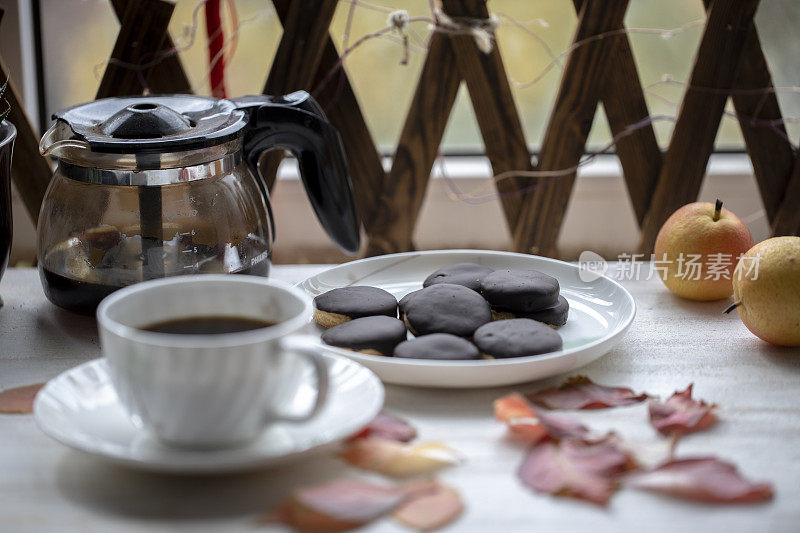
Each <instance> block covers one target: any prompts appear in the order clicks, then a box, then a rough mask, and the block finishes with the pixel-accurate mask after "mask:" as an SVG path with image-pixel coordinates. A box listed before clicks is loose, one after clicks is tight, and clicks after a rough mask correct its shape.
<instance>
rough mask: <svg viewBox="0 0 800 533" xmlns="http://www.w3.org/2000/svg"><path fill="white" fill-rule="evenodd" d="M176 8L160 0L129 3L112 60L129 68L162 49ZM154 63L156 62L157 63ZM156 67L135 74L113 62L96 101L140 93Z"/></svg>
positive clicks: (101, 82)
mask: <svg viewBox="0 0 800 533" xmlns="http://www.w3.org/2000/svg"><path fill="white" fill-rule="evenodd" d="M174 9H175V5H174V4H173V3H171V2H165V1H163V0H138V1H136V2H128V5H127V6H126V7H125V12H124V14H123V16H122V18H121V19H120V30H119V34H118V35H117V41H116V43H115V44H114V51H113V52H112V53H111V57H112V58H114V59H117V60H119V61H122V62H124V63H128V64H131V65H145V64H147V63H148V62H150V61H152V60H153V59H154V58H155V57H156V54H157V53H158V52H160V51H161V50H163V45H164V42H165V41H166V38H167V35H168V30H167V26H168V25H169V19H170V18H171V17H172V11H173V10H174ZM156 64H157V63H156ZM154 66H155V65H153V66H151V67H149V68H147V69H144V70H143V71H137V70H135V69H132V68H127V67H126V66H125V65H117V64H115V63H113V62H110V63H108V65H106V70H105V72H104V73H103V79H102V80H101V81H100V87H99V88H98V89H97V96H96V98H105V97H107V96H122V95H128V94H140V93H141V92H142V90H143V88H144V87H143V85H142V78H144V79H145V80H146V79H147V78H148V77H149V76H150V72H151V71H152V69H153V68H154Z"/></svg>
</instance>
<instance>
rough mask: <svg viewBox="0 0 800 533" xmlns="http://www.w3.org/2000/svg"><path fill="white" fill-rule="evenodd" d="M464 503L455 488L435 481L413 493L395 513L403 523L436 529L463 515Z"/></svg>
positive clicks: (415, 527) (421, 528)
mask: <svg viewBox="0 0 800 533" xmlns="http://www.w3.org/2000/svg"><path fill="white" fill-rule="evenodd" d="M463 511H464V503H463V502H462V501H461V496H459V494H458V492H456V491H455V489H453V488H451V487H448V486H446V485H443V484H441V483H439V482H438V481H433V482H431V483H430V486H429V487H428V488H427V489H424V490H420V491H419V492H418V493H417V494H416V495H412V496H411V498H409V499H408V500H407V501H406V502H405V503H403V504H402V505H401V506H400V507H399V508H398V509H397V510H396V511H395V512H394V514H393V516H394V518H395V519H396V520H397V521H398V522H400V523H401V524H403V525H405V526H407V527H410V528H412V529H416V530H418V531H435V530H437V529H440V528H442V527H444V526H446V525H448V524H450V523H452V522H453V521H454V520H455V519H456V518H458V517H459V516H461V513H462V512H463Z"/></svg>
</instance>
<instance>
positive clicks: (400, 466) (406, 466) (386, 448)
mask: <svg viewBox="0 0 800 533" xmlns="http://www.w3.org/2000/svg"><path fill="white" fill-rule="evenodd" d="M340 456H341V458H342V459H344V460H345V461H347V462H348V463H350V464H352V465H353V466H356V467H358V468H363V469H364V470H372V471H375V472H379V473H381V474H384V475H386V476H392V477H412V476H419V475H424V474H430V473H432V472H435V471H436V470H439V469H441V468H444V467H447V466H452V465H454V464H457V463H459V462H460V458H459V457H458V455H457V454H456V453H455V451H453V449H451V448H450V447H448V446H446V445H445V444H442V443H438V442H429V443H423V444H403V443H401V442H397V441H394V440H389V439H383V438H380V437H366V438H363V439H356V440H354V441H351V442H350V443H349V444H348V445H347V447H346V448H345V449H344V450H343V451H342V452H341V454H340Z"/></svg>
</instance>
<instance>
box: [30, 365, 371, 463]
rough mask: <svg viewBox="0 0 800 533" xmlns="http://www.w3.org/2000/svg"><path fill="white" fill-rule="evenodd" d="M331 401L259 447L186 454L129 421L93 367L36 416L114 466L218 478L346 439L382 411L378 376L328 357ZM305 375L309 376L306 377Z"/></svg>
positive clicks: (59, 389)
mask: <svg viewBox="0 0 800 533" xmlns="http://www.w3.org/2000/svg"><path fill="white" fill-rule="evenodd" d="M324 357H325V358H326V359H327V363H328V369H329V373H330V397H329V398H328V402H327V403H326V405H325V407H323V409H322V411H320V413H319V414H318V415H317V416H316V417H314V418H313V419H312V420H310V421H309V422H303V423H297V424H289V423H280V424H275V425H273V426H270V427H269V428H268V429H267V430H266V431H265V432H264V433H263V434H262V435H261V436H260V437H259V438H258V439H257V440H255V441H254V442H252V443H250V444H248V445H247V446H242V447H238V448H227V449H220V450H208V451H206V450H203V451H194V450H183V449H179V448H172V447H169V446H166V445H164V444H162V443H160V442H159V441H158V440H156V439H155V438H154V437H152V436H151V435H150V434H148V433H147V432H146V431H144V430H142V429H140V428H138V427H136V426H135V425H134V424H133V423H132V422H131V420H130V418H129V417H128V414H127V413H126V412H125V410H124V408H123V407H122V405H121V404H120V403H119V400H118V398H117V394H116V392H115V391H114V388H113V386H112V385H111V380H110V378H109V376H108V367H107V365H106V361H105V360H104V359H95V360H94V361H89V362H88V363H84V364H82V365H80V366H77V367H75V368H73V369H71V370H68V371H66V372H64V373H63V374H61V375H60V376H58V377H56V378H55V379H53V380H51V381H50V382H49V383H48V384H47V385H46V386H45V387H44V388H43V389H42V390H41V392H40V393H39V394H38V395H37V397H36V401H35V403H34V416H35V418H36V423H37V424H38V425H39V427H40V428H41V429H42V431H44V432H45V433H47V434H48V435H50V436H51V437H53V438H54V439H56V440H57V441H59V442H61V443H63V444H66V445H67V446H70V447H72V448H75V449H77V450H82V451H84V452H88V453H90V454H94V455H97V456H100V457H103V458H105V459H109V460H111V461H113V462H115V463H119V464H123V465H126V466H132V467H135V468H140V469H143V470H150V471H157V472H174V473H184V474H189V473H203V474H205V473H221V472H232V471H241V470H249V469H253V468H262V467H268V466H272V465H276V464H280V463H284V462H287V461H290V460H294V459H297V458H298V457H300V456H302V455H304V454H306V453H309V452H311V451H312V450H317V449H319V448H320V447H323V446H325V445H331V444H333V443H336V442H338V441H341V440H342V439H345V438H347V437H350V436H351V435H353V434H354V433H355V432H357V431H358V430H359V429H361V428H362V427H364V426H365V425H366V424H367V423H369V422H370V421H371V420H372V419H373V418H374V417H375V415H376V414H377V413H378V411H380V409H381V407H382V406H383V397H384V391H383V385H381V382H380V380H379V379H378V378H377V377H375V374H373V373H372V372H370V371H369V370H367V369H366V368H364V367H363V366H361V365H359V364H358V363H354V362H353V361H350V360H348V359H345V358H342V357H337V356H334V355H330V354H325V355H324ZM309 370H310V369H309ZM313 379H314V378H313V377H312V376H311V372H310V371H309V376H308V380H307V381H308V384H307V385H306V386H305V387H301V388H300V390H298V394H297V396H296V397H295V404H297V405H291V406H286V408H287V410H291V411H294V410H295V409H296V412H303V411H304V410H307V409H308V405H309V404H310V402H311V400H312V399H313V397H314V394H315V392H314V386H313Z"/></svg>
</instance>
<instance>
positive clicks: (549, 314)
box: [492, 295, 569, 328]
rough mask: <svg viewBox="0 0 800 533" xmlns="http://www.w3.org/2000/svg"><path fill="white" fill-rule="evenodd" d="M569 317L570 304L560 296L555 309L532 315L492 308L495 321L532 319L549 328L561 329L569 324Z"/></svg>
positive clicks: (546, 309) (548, 308) (551, 308)
mask: <svg viewBox="0 0 800 533" xmlns="http://www.w3.org/2000/svg"><path fill="white" fill-rule="evenodd" d="M567 316H569V302H568V301H567V299H566V298H564V297H563V296H561V295H559V296H558V303H556V305H554V306H553V307H547V308H545V309H541V310H539V311H533V312H531V313H514V312H513V311H508V310H507V309H501V308H499V307H493V308H492V319H493V320H508V319H509V318H530V319H531V320H536V321H537V322H543V323H545V324H547V325H548V326H553V327H556V328H557V327H560V326H563V325H564V324H566V323H567Z"/></svg>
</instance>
